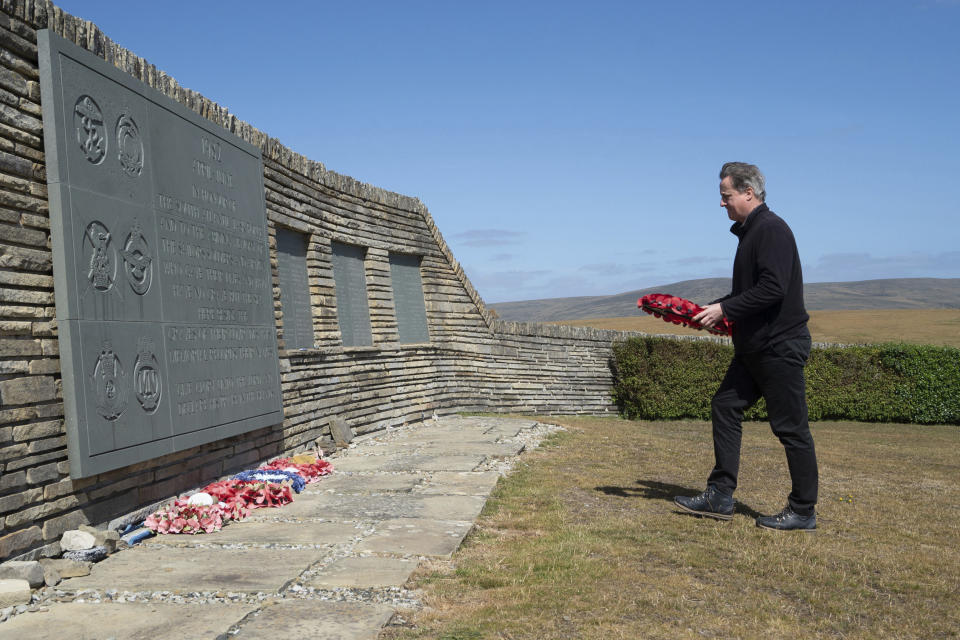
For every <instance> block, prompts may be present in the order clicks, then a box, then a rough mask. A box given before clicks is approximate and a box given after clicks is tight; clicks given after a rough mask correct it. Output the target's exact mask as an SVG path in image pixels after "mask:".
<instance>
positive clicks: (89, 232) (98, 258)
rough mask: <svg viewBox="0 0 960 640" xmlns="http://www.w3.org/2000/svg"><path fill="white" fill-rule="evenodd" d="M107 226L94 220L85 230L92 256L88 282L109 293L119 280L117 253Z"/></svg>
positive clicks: (86, 244) (85, 237)
mask: <svg viewBox="0 0 960 640" xmlns="http://www.w3.org/2000/svg"><path fill="white" fill-rule="evenodd" d="M111 239H112V234H111V233H110V229H108V228H107V226H106V225H105V224H103V223H102V222H99V221H97V220H94V221H93V222H91V223H90V224H88V225H87V228H86V229H85V230H84V245H85V246H86V247H87V248H86V252H87V253H89V254H90V259H89V269H88V271H87V280H89V281H90V286H92V287H93V288H94V289H96V290H97V291H109V290H110V288H111V287H113V283H114V281H115V280H116V279H117V252H116V249H115V248H114V246H113V244H112V242H111Z"/></svg>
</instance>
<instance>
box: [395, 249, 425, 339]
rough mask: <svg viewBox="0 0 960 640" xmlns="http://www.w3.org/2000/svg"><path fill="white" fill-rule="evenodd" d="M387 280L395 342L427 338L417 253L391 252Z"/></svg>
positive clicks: (421, 281)
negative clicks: (390, 289)
mask: <svg viewBox="0 0 960 640" xmlns="http://www.w3.org/2000/svg"><path fill="white" fill-rule="evenodd" d="M390 281H391V282H392V284H393V307H394V309H395V310H396V315H397V334H398V337H397V340H398V342H401V343H404V344H409V343H418V342H430V332H429V331H428V330H427V308H426V303H425V301H424V299H423V280H422V279H421V278H420V256H413V255H406V254H403V253H391V254H390Z"/></svg>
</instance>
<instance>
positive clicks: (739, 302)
mask: <svg viewBox="0 0 960 640" xmlns="http://www.w3.org/2000/svg"><path fill="white" fill-rule="evenodd" d="M764 185H765V180H764V177H763V174H762V173H760V170H759V169H758V168H757V167H755V166H754V165H752V164H746V163H743V162H728V163H726V164H725V165H723V168H722V169H721V170H720V206H722V207H723V208H725V209H726V210H727V215H728V216H729V217H730V219H731V220H733V221H734V224H733V226H732V227H731V228H730V231H731V232H733V234H734V235H736V236H737V237H738V238H739V244H738V245H737V255H736V258H734V261H733V291H732V292H731V293H730V294H729V295H727V296H725V297H723V298H720V299H719V300H716V301H714V302H712V303H710V304H709V305H707V307H706V308H704V310H703V311H701V312H700V313H699V314H698V315H697V316H695V317H694V320H696V321H698V322H700V323H702V324H704V325H706V326H713V325H714V324H716V323H717V322H718V321H719V320H720V319H721V318H723V317H724V316H726V318H727V319H728V320H731V321H732V322H733V348H734V356H733V361H732V362H731V363H730V367H729V368H728V369H727V373H726V376H725V377H724V379H723V382H722V383H721V384H720V389H719V390H718V391H717V393H716V394H715V395H714V396H713V401H712V403H711V409H712V411H711V413H712V418H713V449H714V456H715V458H716V464H715V466H714V468H713V471H712V472H711V473H710V477H709V478H708V479H707V490H706V491H704V492H703V493H702V494H700V495H698V496H695V497H692V498H688V497H683V496H677V497H676V498H674V502H675V503H676V504H677V506H679V507H680V508H681V509H683V510H684V511H687V512H690V513H694V514H697V515H702V516H709V517H711V518H718V519H720V520H729V519H731V518H732V517H733V507H734V500H733V492H734V490H735V489H736V488H737V472H738V470H739V467H740V439H741V435H742V431H743V430H742V426H741V423H742V421H743V412H744V411H745V410H746V409H748V408H749V407H750V406H751V405H753V404H754V403H755V402H756V401H757V400H758V399H760V397H761V396H762V397H763V398H765V399H766V401H767V412H768V414H769V416H770V426H771V428H772V429H773V433H774V434H775V435H776V436H777V437H778V438H779V439H780V442H781V443H782V444H783V446H784V449H785V450H786V454H787V466H788V468H789V469H790V478H791V480H792V485H793V486H792V490H791V492H790V496H789V498H788V501H787V506H786V507H785V508H784V509H783V511H781V512H780V513H778V514H776V515H773V516H762V517H760V518H757V526H758V527H763V528H766V529H776V530H781V531H812V530H814V529H816V527H817V516H816V513H815V511H814V507H815V505H816V503H817V482H818V481H817V456H816V452H815V451H814V446H813V436H811V434H810V426H809V424H808V422H807V399H806V384H805V381H804V377H803V367H804V365H805V364H806V361H807V357H808V356H809V354H810V332H809V331H808V330H807V320H808V319H809V316H808V315H807V312H806V310H805V309H804V307H803V275H802V273H801V270H800V256H799V254H798V253H797V244H796V241H795V240H794V238H793V233H792V232H791V231H790V227H788V226H787V223H786V222H784V221H783V220H782V219H781V218H780V217H778V216H777V215H776V214H775V213H773V211H771V210H770V209H768V208H767V205H766V204H765V203H764V199H765V197H766V193H765V186H764Z"/></svg>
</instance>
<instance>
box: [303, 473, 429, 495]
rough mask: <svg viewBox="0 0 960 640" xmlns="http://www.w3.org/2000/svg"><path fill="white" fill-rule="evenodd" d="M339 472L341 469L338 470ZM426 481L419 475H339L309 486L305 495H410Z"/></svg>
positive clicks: (304, 492)
mask: <svg viewBox="0 0 960 640" xmlns="http://www.w3.org/2000/svg"><path fill="white" fill-rule="evenodd" d="M338 471H339V469H338ZM423 480H424V476H423V475H422V474H419V473H364V474H359V473H339V474H337V475H334V476H331V477H329V478H324V479H323V480H321V481H320V482H314V483H313V484H308V485H307V486H306V488H305V489H304V490H303V493H302V494H301V495H303V494H307V495H309V494H313V493H387V492H394V493H409V492H410V491H411V490H412V489H413V488H414V487H416V486H418V485H419V484H420V483H422V482H423Z"/></svg>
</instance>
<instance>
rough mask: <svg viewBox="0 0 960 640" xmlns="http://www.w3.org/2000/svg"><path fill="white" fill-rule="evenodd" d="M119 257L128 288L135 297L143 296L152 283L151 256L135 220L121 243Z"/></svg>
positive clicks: (140, 228)
mask: <svg viewBox="0 0 960 640" xmlns="http://www.w3.org/2000/svg"><path fill="white" fill-rule="evenodd" d="M120 255H122V256H123V270H124V271H125V272H126V274H127V281H129V282H130V288H132V289H133V291H134V292H135V293H136V294H137V295H141V296H142V295H144V294H145V293H146V292H147V291H148V290H149V289H150V283H151V282H152V281H153V256H151V255H150V247H149V245H148V244H147V239H146V238H145V237H144V236H143V228H142V227H141V226H140V222H139V221H138V220H137V219H136V218H134V220H133V228H132V229H130V233H129V234H127V240H126V242H124V243H123V248H122V249H121V250H120Z"/></svg>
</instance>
